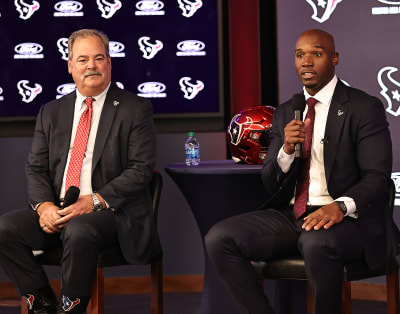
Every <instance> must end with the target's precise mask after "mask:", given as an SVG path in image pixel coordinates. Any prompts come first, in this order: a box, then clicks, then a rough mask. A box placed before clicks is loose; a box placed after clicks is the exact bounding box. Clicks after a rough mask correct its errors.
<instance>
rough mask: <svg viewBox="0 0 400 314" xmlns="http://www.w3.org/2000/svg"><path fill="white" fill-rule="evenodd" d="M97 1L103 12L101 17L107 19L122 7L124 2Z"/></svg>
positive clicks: (116, 0)
mask: <svg viewBox="0 0 400 314" xmlns="http://www.w3.org/2000/svg"><path fill="white" fill-rule="evenodd" d="M96 2H97V6H98V8H99V10H100V12H101V17H104V18H105V19H109V18H111V17H112V16H113V15H114V14H115V12H117V11H118V10H119V9H121V7H122V3H121V1H119V0H114V1H106V0H97V1H96Z"/></svg>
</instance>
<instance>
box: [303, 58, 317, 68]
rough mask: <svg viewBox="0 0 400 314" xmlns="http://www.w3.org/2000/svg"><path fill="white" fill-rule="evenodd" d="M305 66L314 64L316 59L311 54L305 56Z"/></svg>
mask: <svg viewBox="0 0 400 314" xmlns="http://www.w3.org/2000/svg"><path fill="white" fill-rule="evenodd" d="M302 65H303V66H304V67H309V66H313V65H314V60H313V58H312V57H311V56H305V57H304V58H303V64H302Z"/></svg>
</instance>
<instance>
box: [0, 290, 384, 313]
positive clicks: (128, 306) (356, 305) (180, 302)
mask: <svg viewBox="0 0 400 314" xmlns="http://www.w3.org/2000/svg"><path fill="white" fill-rule="evenodd" d="M200 298H201V294H200V293H165V294H164V314H199V308H200ZM9 305H10V306H0V313H1V314H18V313H20V307H19V305H17V302H10V304H9ZM104 312H105V314H129V313H132V314H149V313H150V295H147V294H136V295H106V297H105V308H104ZM384 313H386V303H385V302H374V301H359V300H354V301H353V314H384ZM221 314H229V313H221Z"/></svg>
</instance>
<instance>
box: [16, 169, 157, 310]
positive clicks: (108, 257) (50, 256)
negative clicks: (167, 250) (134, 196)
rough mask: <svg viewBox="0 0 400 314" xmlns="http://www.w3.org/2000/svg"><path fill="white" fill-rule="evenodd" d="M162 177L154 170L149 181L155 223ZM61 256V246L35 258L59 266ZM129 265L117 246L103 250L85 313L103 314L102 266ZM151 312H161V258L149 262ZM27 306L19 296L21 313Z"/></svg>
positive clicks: (44, 263)
mask: <svg viewBox="0 0 400 314" xmlns="http://www.w3.org/2000/svg"><path fill="white" fill-rule="evenodd" d="M162 184H163V179H162V176H161V174H160V173H159V172H157V171H154V174H153V178H152V180H151V182H150V185H149V186H150V192H151V196H152V200H153V215H154V222H155V224H156V225H157V216H158V205H159V203H160V196H161V190H162ZM61 257H62V248H56V249H52V250H47V251H45V252H43V253H41V254H39V255H36V258H37V259H38V261H39V262H40V263H41V264H42V265H52V266H59V265H60V260H61ZM120 265H129V263H127V262H126V261H125V259H124V257H123V256H122V253H121V250H120V248H119V247H114V248H108V249H105V250H103V251H102V252H101V253H100V255H99V258H98V263H97V273H96V275H95V277H94V279H93V282H92V292H91V298H90V302H89V304H88V306H87V309H86V313H87V314H104V267H112V266H120ZM151 282H152V293H151V313H152V314H163V272H162V258H160V259H159V260H155V261H153V262H152V263H151ZM27 313H28V308H27V306H26V302H25V299H24V298H23V297H22V298H21V314H27Z"/></svg>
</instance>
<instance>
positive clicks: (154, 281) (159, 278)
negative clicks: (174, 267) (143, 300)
mask: <svg viewBox="0 0 400 314" xmlns="http://www.w3.org/2000/svg"><path fill="white" fill-rule="evenodd" d="M163 304H164V301H163V269H162V260H158V261H156V262H153V263H152V264H151V313H152V314H163V311H164V306H163Z"/></svg>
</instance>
